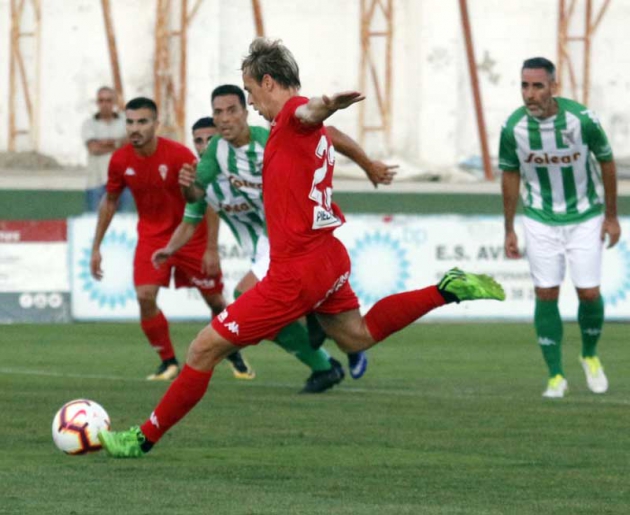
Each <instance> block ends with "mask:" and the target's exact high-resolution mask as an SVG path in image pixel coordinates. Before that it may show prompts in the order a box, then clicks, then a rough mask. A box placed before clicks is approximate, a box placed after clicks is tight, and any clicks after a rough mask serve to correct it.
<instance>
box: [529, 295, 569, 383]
mask: <svg viewBox="0 0 630 515" xmlns="http://www.w3.org/2000/svg"><path fill="white" fill-rule="evenodd" d="M534 326H535V327H536V335H537V336H538V345H540V349H541V350H542V353H543V358H544V359H545V363H547V367H548V368H549V377H555V376H556V375H558V374H560V375H562V376H564V372H563V370H562V319H561V318H560V311H559V310H558V301H557V300H540V299H536V311H535V313H534Z"/></svg>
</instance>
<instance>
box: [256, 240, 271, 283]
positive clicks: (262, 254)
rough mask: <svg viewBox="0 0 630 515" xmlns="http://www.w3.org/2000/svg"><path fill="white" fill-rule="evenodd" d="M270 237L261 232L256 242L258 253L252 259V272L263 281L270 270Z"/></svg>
mask: <svg viewBox="0 0 630 515" xmlns="http://www.w3.org/2000/svg"><path fill="white" fill-rule="evenodd" d="M269 262H270V257H269V239H268V238H267V236H266V235H264V234H261V235H260V237H259V238H258V243H257V244H256V254H254V258H253V259H252V273H253V274H254V275H255V276H256V279H258V280H259V281H262V280H263V278H264V277H265V276H266V275H267V271H268V270H269Z"/></svg>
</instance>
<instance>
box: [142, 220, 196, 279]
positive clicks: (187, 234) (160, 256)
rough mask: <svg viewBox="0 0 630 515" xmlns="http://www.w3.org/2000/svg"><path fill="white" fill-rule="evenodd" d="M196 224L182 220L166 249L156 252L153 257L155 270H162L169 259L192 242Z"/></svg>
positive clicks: (152, 261)
mask: <svg viewBox="0 0 630 515" xmlns="http://www.w3.org/2000/svg"><path fill="white" fill-rule="evenodd" d="M195 227H196V226H195V224H191V223H190V222H186V221H184V220H182V221H181V222H180V224H179V225H178V226H177V229H175V232H174V233H173V235H172V236H171V239H170V240H169V242H168V244H167V245H166V247H164V248H162V249H158V250H156V251H155V252H154V253H153V255H152V256H151V263H153V266H154V267H155V268H160V266H162V265H163V264H164V263H165V262H166V260H167V259H168V258H170V257H171V256H172V255H173V254H175V252H177V251H178V250H179V249H181V248H182V247H183V246H184V245H186V243H188V242H189V241H190V238H192V235H193V234H194V233H195Z"/></svg>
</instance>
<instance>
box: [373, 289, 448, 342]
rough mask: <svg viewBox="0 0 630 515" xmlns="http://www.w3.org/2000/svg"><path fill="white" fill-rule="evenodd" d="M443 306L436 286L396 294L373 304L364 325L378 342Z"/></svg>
mask: <svg viewBox="0 0 630 515" xmlns="http://www.w3.org/2000/svg"><path fill="white" fill-rule="evenodd" d="M444 304H446V301H445V300H444V297H442V295H441V294H440V292H439V291H438V289H437V286H429V287H428V288H423V289H422V290H413V291H408V292H404V293H397V294H395V295H390V296H389V297H385V298H384V299H381V300H379V301H378V302H377V303H376V304H374V306H372V309H370V311H368V312H367V314H366V315H365V323H366V324H367V328H368V330H369V331H370V334H371V335H372V337H373V338H374V339H375V340H376V341H377V342H380V341H381V340H384V339H385V338H387V337H388V336H389V335H390V334H392V333H395V332H396V331H400V330H401V329H403V328H404V327H407V326H408V325H409V324H411V323H412V322H414V321H415V320H417V319H418V318H420V317H421V316H424V315H426V314H427V313H428V312H429V311H431V310H432V309H435V308H438V307H440V306H443V305H444Z"/></svg>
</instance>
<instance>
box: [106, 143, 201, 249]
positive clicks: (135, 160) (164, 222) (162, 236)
mask: <svg viewBox="0 0 630 515" xmlns="http://www.w3.org/2000/svg"><path fill="white" fill-rule="evenodd" d="M193 162H195V156H194V155H193V153H192V152H191V151H190V150H189V149H188V148H186V147H185V146H184V145H181V144H179V143H177V142H176V141H172V140H169V139H166V138H158V143H157V148H156V150H155V152H154V153H153V154H152V155H150V156H148V157H144V156H139V155H138V154H136V152H135V150H134V148H133V146H131V145H125V146H124V147H121V148H119V149H118V150H116V152H114V153H113V154H112V158H111V160H110V162H109V171H108V177H107V191H108V192H110V193H114V192H121V191H122V190H123V189H124V188H125V186H126V187H128V188H129V189H130V190H131V193H132V194H133V198H134V200H135V201H136V208H137V210H138V217H139V220H138V239H139V240H140V241H143V240H144V241H147V242H150V243H151V244H155V245H159V246H162V245H166V244H167V243H168V241H169V239H170V238H171V235H172V234H173V232H175V229H176V228H177V226H178V225H179V223H180V222H181V221H182V218H183V216H184V208H185V206H186V201H185V200H184V197H183V195H182V192H181V190H180V187H179V184H178V175H179V170H180V169H181V167H182V165H183V164H184V163H193ZM206 237H207V229H206V224H205V220H204V221H203V223H201V224H199V226H198V227H197V230H196V231H195V234H194V236H193V237H192V239H191V240H190V242H189V243H188V244H187V245H186V246H187V247H190V246H197V245H202V246H205V242H206Z"/></svg>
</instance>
